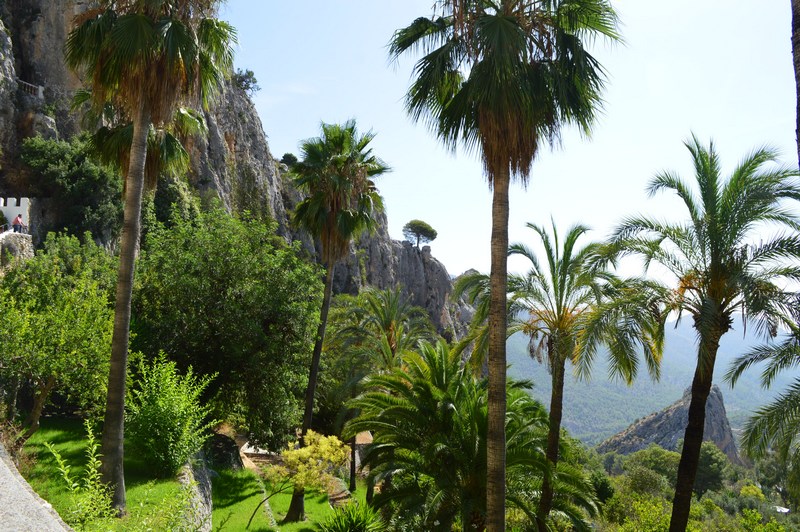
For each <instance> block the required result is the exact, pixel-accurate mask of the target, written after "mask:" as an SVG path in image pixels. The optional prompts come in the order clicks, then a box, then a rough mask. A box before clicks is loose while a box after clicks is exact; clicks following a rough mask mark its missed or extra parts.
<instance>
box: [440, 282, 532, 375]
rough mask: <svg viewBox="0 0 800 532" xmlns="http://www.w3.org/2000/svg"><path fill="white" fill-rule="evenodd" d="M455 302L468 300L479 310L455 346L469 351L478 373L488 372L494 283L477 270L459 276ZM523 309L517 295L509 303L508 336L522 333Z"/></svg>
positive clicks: (454, 291) (459, 349) (454, 290)
mask: <svg viewBox="0 0 800 532" xmlns="http://www.w3.org/2000/svg"><path fill="white" fill-rule="evenodd" d="M450 297H451V298H452V299H453V300H454V301H458V300H461V299H464V300H465V301H466V302H467V303H469V304H470V305H472V306H473V307H474V309H475V313H474V314H473V315H472V319H471V320H470V323H469V328H468V330H467V333H466V334H465V335H464V336H463V337H462V338H461V339H460V340H459V341H458V342H456V343H455V344H454V345H453V350H455V351H456V352H458V353H460V354H461V353H466V352H468V353H469V356H468V357H467V364H468V365H469V366H470V367H471V368H472V371H473V373H474V374H475V375H486V371H487V361H488V358H489V303H490V302H491V285H490V279H489V276H488V275H486V274H485V273H480V272H478V271H475V270H471V271H468V272H466V273H464V274H463V275H461V276H459V277H458V279H456V280H455V282H454V283H453V293H452V294H451V295H450ZM522 311H523V308H522V307H521V306H520V304H519V302H518V301H516V300H515V299H514V298H513V297H508V298H507V303H506V339H508V338H509V337H510V336H511V335H512V334H514V333H516V332H521V331H522V329H523V327H524V322H523V321H521V320H520V319H519V316H520V315H521V313H522Z"/></svg>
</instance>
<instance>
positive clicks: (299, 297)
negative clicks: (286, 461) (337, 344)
mask: <svg viewBox="0 0 800 532" xmlns="http://www.w3.org/2000/svg"><path fill="white" fill-rule="evenodd" d="M297 252H298V250H297V249H295V248H293V247H287V246H286V244H285V243H283V240H282V239H280V238H279V237H277V236H275V235H274V225H272V224H268V223H264V222H260V221H258V220H252V219H237V218H234V217H231V216H230V215H228V214H226V213H225V212H224V211H221V210H215V211H211V212H208V213H203V214H201V215H199V217H198V218H197V219H196V220H194V221H177V223H175V225H174V226H173V227H171V228H170V229H164V228H156V229H153V230H151V232H150V234H149V235H148V239H147V242H146V246H145V249H144V251H143V253H142V257H141V259H140V264H139V271H140V276H141V277H140V282H139V283H138V284H137V287H138V288H137V290H136V294H135V298H134V309H135V311H136V312H135V315H136V321H135V324H134V325H135V331H136V333H137V334H136V338H135V341H134V347H135V348H136V349H139V350H141V351H143V352H144V353H146V354H147V355H149V356H155V355H156V354H157V353H158V352H159V350H163V351H164V352H166V353H167V354H168V355H169V356H170V358H172V359H173V360H176V361H177V362H178V364H179V366H180V367H181V368H182V369H184V370H185V369H186V368H187V367H188V366H189V365H191V366H192V367H193V368H194V371H195V373H196V374H198V375H201V376H206V375H211V374H215V373H216V374H217V377H216V378H215V380H214V387H213V388H214V391H215V392H216V394H215V395H214V396H213V400H214V403H215V404H216V406H217V410H218V413H220V414H224V415H227V416H233V417H234V418H235V417H238V416H241V417H242V418H243V422H244V423H245V425H246V427H247V429H248V431H249V433H250V436H251V438H252V441H253V442H254V443H258V444H263V445H265V446H268V447H270V448H272V449H275V448H277V447H279V446H281V445H283V444H284V443H285V442H287V441H288V440H289V438H290V437H291V435H292V434H293V427H295V426H296V425H297V423H298V421H299V419H300V418H299V414H300V410H299V406H298V404H299V399H300V397H301V394H302V391H303V389H304V388H305V386H306V374H305V371H304V370H303V368H304V367H307V363H308V357H309V354H310V352H311V345H312V341H313V331H314V328H315V327H316V325H317V309H318V308H319V301H320V292H321V288H322V287H321V285H320V283H319V281H318V278H317V274H318V270H317V269H316V268H315V267H313V266H312V265H310V264H308V263H305V262H303V261H301V260H300V259H299V258H298V256H297ZM205 398H206V399H212V397H209V396H208V394H207V396H206V397H205Z"/></svg>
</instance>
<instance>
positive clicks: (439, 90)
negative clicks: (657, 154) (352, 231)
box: [389, 0, 617, 531]
mask: <svg viewBox="0 0 800 532" xmlns="http://www.w3.org/2000/svg"><path fill="white" fill-rule="evenodd" d="M435 5H436V6H438V8H439V9H440V10H441V14H440V15H437V14H436V13H434V14H433V16H432V17H431V18H426V17H422V18H418V19H416V20H415V21H413V22H412V23H411V24H410V25H409V26H407V27H405V28H402V29H399V30H397V31H396V32H395V34H394V36H393V37H392V40H391V43H390V45H389V49H390V55H391V56H392V57H393V58H398V57H399V56H400V55H403V54H404V53H405V52H408V51H416V50H421V51H422V52H423V53H424V54H425V55H424V56H423V57H422V58H421V59H420V60H419V61H418V62H417V64H416V66H415V70H414V75H415V77H416V79H415V80H414V81H413V83H412V85H411V88H410V89H409V91H408V94H407V97H406V108H407V110H408V112H409V114H410V115H411V117H412V118H413V119H414V120H419V119H420V118H423V119H425V120H426V121H427V122H428V124H429V125H430V127H431V129H432V130H433V131H434V132H435V133H436V135H437V136H438V137H439V138H440V139H441V140H442V141H443V142H444V143H445V144H446V145H447V146H448V147H451V148H455V146H456V145H457V144H458V143H459V142H462V141H463V143H464V144H465V145H466V146H467V148H468V149H475V150H477V151H479V152H480V154H481V156H482V159H483V165H484V169H485V172H486V177H487V179H488V181H489V185H490V187H491V188H492V189H493V199H492V237H491V273H490V279H491V302H490V317H489V321H490V328H489V331H490V339H489V368H488V369H489V441H488V449H487V453H488V461H487V468H488V470H487V474H488V484H487V490H488V492H489V503H488V505H489V506H488V508H489V521H488V527H489V530H492V531H496V530H504V529H505V496H504V493H505V480H504V476H505V444H504V440H505V434H504V430H505V409H506V397H505V381H506V356H505V331H506V300H505V299H506V277H507V268H506V262H507V256H506V254H507V251H508V197H509V196H508V194H509V193H508V190H509V183H510V182H511V179H512V178H518V179H520V180H521V181H522V182H523V183H525V182H526V181H527V177H528V175H529V172H530V167H531V164H532V162H533V159H534V157H535V156H536V154H537V152H538V149H539V147H540V145H541V144H542V143H544V142H552V141H553V140H555V139H557V138H558V137H559V132H560V130H561V126H562V125H563V124H565V123H575V124H578V125H579V126H580V127H581V128H582V129H583V130H584V131H587V132H588V130H589V127H590V125H591V124H592V122H593V119H594V116H595V111H596V108H597V107H598V105H599V104H600V90H601V88H602V84H603V72H602V68H601V67H600V64H599V63H598V62H597V60H596V59H595V58H594V57H593V56H592V55H591V54H590V53H589V52H588V50H587V49H586V47H585V46H584V42H585V39H587V38H588V39H591V38H593V37H595V36H597V35H603V36H606V37H609V38H611V39H616V38H617V33H616V15H615V13H614V11H613V10H612V8H611V6H610V4H609V3H608V1H607V0H547V1H545V2H530V1H525V0H496V1H491V0H438V1H437V2H436V3H435Z"/></svg>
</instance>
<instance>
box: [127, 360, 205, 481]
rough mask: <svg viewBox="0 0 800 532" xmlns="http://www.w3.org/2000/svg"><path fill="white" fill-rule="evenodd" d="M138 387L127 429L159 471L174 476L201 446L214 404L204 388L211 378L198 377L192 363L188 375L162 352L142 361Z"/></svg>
mask: <svg viewBox="0 0 800 532" xmlns="http://www.w3.org/2000/svg"><path fill="white" fill-rule="evenodd" d="M139 371H140V377H139V381H138V387H137V388H135V389H134V390H132V392H131V396H130V399H129V401H128V404H129V407H128V412H127V414H128V419H127V425H128V435H129V437H130V441H131V443H132V444H133V446H135V447H137V448H138V449H139V450H140V451H141V452H142V454H143V455H144V458H145V459H146V460H147V461H148V463H150V464H152V465H153V468H154V470H155V472H156V474H158V475H162V476H170V475H173V474H175V472H176V471H177V470H178V469H179V468H180V467H181V466H182V465H183V464H184V463H186V461H187V460H188V459H189V457H190V456H191V455H193V454H194V453H196V452H197V451H199V450H200V448H201V447H202V445H203V442H204V441H205V439H206V435H205V432H206V430H207V429H208V428H209V427H211V426H212V425H213V424H214V422H206V421H205V420H206V417H207V416H208V412H209V409H208V408H207V407H204V406H202V405H201V404H200V400H199V398H200V394H202V393H203V390H204V389H205V388H206V387H207V386H208V384H209V382H210V381H211V378H210V377H209V378H202V379H201V378H198V377H196V376H195V375H194V374H193V373H192V368H191V366H190V367H189V369H188V370H187V372H186V375H185V376H181V375H180V374H178V372H177V370H176V367H175V363H174V362H170V361H167V360H166V359H165V357H164V355H163V353H162V354H160V355H159V356H158V357H157V358H156V359H155V360H154V361H153V362H152V364H146V363H140V364H139Z"/></svg>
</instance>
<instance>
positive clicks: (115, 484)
mask: <svg viewBox="0 0 800 532" xmlns="http://www.w3.org/2000/svg"><path fill="white" fill-rule="evenodd" d="M149 129H150V113H149V112H148V110H147V107H146V105H145V104H144V103H143V102H142V103H140V104H139V113H138V116H136V117H135V118H134V121H133V139H132V141H131V154H130V163H129V165H128V176H127V178H126V183H125V211H124V219H123V223H122V239H121V241H120V246H119V247H120V251H119V270H118V272H117V293H116V302H115V307H114V333H113V336H112V339H111V361H110V367H109V371H108V395H107V397H106V411H105V419H104V422H103V437H102V441H101V452H102V463H103V465H102V468H101V472H102V476H103V482H104V483H106V484H108V485H109V486H111V489H112V504H113V505H114V508H116V509H117V512H118V513H119V514H120V515H124V514H125V472H124V469H123V463H122V462H123V458H124V440H125V426H124V422H125V378H126V376H127V371H128V340H129V338H130V323H131V293H132V290H133V268H134V261H135V259H136V246H137V244H138V240H139V227H140V218H141V213H142V191H143V189H144V164H145V159H146V158H147V133H148V131H149Z"/></svg>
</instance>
